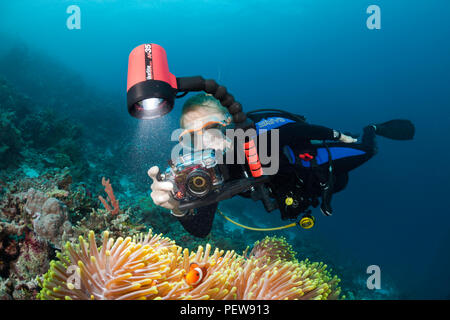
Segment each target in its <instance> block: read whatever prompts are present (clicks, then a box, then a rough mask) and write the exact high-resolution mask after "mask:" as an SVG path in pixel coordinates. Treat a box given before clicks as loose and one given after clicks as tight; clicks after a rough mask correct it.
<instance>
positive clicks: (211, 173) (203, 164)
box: [161, 149, 224, 201]
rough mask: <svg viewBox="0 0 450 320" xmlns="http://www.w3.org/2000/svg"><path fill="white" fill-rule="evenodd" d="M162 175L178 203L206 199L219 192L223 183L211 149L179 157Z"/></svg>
mask: <svg viewBox="0 0 450 320" xmlns="http://www.w3.org/2000/svg"><path fill="white" fill-rule="evenodd" d="M169 164H170V166H169V167H168V168H167V169H166V171H165V172H164V174H163V175H162V177H161V178H162V179H163V180H165V181H171V182H172V183H173V185H174V191H173V197H174V198H175V199H176V200H180V201H192V200H198V199H203V198H206V197H207V196H209V195H211V193H214V192H217V191H219V190H220V188H221V186H222V185H223V183H224V178H223V175H222V174H221V172H220V170H219V168H218V166H217V160H216V156H215V151H214V150H212V149H207V150H202V151H197V152H193V153H188V154H184V155H182V156H180V157H179V158H178V159H177V162H176V163H173V162H172V161H170V162H169Z"/></svg>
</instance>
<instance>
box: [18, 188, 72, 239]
mask: <svg viewBox="0 0 450 320" xmlns="http://www.w3.org/2000/svg"><path fill="white" fill-rule="evenodd" d="M24 208H25V210H26V212H27V213H28V214H29V215H31V217H32V218H33V230H34V232H35V233H36V234H37V235H38V236H39V237H41V238H42V239H45V240H47V241H49V242H50V243H51V244H53V245H54V246H55V247H60V243H61V241H62V240H63V239H67V237H68V236H69V234H70V233H71V230H72V225H71V223H70V222H69V220H68V219H69V216H68V212H67V207H66V205H65V204H64V203H62V202H61V201H59V200H58V199H56V198H48V197H47V196H46V195H45V194H44V193H43V192H41V191H39V190H35V189H33V188H31V189H29V190H28V193H27V202H26V204H25V207H24Z"/></svg>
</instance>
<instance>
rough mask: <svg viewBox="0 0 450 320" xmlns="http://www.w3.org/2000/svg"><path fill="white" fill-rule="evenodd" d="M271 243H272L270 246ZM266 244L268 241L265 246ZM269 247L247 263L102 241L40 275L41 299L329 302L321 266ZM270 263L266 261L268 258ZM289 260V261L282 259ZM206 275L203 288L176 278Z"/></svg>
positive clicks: (150, 244)
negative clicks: (194, 270) (198, 271)
mask: <svg viewBox="0 0 450 320" xmlns="http://www.w3.org/2000/svg"><path fill="white" fill-rule="evenodd" d="M277 241H279V240H277V239H274V240H273V242H277ZM269 242H270V241H269ZM273 248H274V246H266V247H265V250H266V252H267V256H265V255H263V256H259V257H256V256H255V255H253V254H250V256H249V257H248V258H245V257H243V256H240V255H238V254H236V253H235V252H234V251H226V252H224V251H222V250H219V249H215V250H214V252H212V254H211V246H210V245H209V244H208V245H206V247H205V249H204V248H203V247H201V246H200V247H199V248H198V250H197V251H196V252H191V253H189V250H188V249H184V250H183V249H182V248H181V247H179V246H177V245H176V244H175V243H174V242H173V241H171V240H170V239H168V238H163V237H162V236H161V235H156V236H151V232H149V233H148V234H147V235H146V236H145V237H144V236H139V237H135V238H134V239H131V238H130V237H128V238H126V239H123V238H119V239H117V240H116V241H114V240H113V239H110V238H109V233H108V232H105V233H104V235H103V244H102V246H101V248H100V249H99V248H98V247H97V245H96V242H95V235H94V232H90V233H89V242H88V243H87V242H86V241H85V240H84V239H83V238H82V237H80V239H79V245H76V246H73V245H71V244H70V243H67V244H66V247H65V250H64V253H63V254H61V253H58V255H57V257H58V261H52V262H51V264H50V270H49V272H47V274H45V275H44V278H43V282H42V283H41V286H42V287H43V289H42V290H41V292H40V294H39V298H41V299H331V298H338V297H339V294H340V289H339V288H338V287H337V285H338V283H339V279H338V278H337V277H331V275H330V274H329V272H328V271H327V270H326V265H324V264H322V263H310V262H309V261H307V260H306V261H302V262H297V261H296V260H293V261H288V260H285V257H284V256H283V255H282V254H281V255H280V254H279V253H273V252H271V250H273ZM268 257H270V258H268ZM289 257H291V255H289ZM194 262H195V263H196V264H197V265H198V266H199V267H201V268H203V269H204V270H206V272H205V274H204V278H203V281H202V282H201V283H199V284H197V285H195V286H194V285H189V284H188V283H187V282H186V281H185V280H184V275H185V274H186V273H187V272H189V267H190V265H191V264H192V263H194Z"/></svg>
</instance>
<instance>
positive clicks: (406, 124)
mask: <svg viewBox="0 0 450 320" xmlns="http://www.w3.org/2000/svg"><path fill="white" fill-rule="evenodd" d="M375 126H376V127H377V129H376V130H375V133H376V134H377V135H379V136H382V137H385V138H389V139H393V140H412V139H413V138H414V133H415V127H414V124H413V123H412V122H411V121H409V120H403V119H395V120H390V121H387V122H384V123H380V124H375Z"/></svg>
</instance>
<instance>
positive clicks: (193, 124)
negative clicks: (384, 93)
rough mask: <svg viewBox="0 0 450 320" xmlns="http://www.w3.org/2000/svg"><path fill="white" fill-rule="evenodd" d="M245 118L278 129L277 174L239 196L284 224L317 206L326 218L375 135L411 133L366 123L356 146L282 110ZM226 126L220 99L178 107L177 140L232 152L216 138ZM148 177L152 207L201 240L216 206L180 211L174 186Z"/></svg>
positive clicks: (395, 124) (263, 128)
mask: <svg viewBox="0 0 450 320" xmlns="http://www.w3.org/2000/svg"><path fill="white" fill-rule="evenodd" d="M247 117H248V118H250V119H251V120H252V121H253V122H254V123H255V126H256V129H257V131H258V133H259V134H261V135H262V134H267V135H270V134H271V132H272V130H274V129H277V130H278V132H279V150H278V151H279V169H278V171H277V173H276V174H274V175H270V176H268V180H267V181H266V182H265V183H264V184H263V185H259V186H257V187H256V189H258V191H259V192H258V194H259V197H260V198H259V199H258V198H257V199H255V197H254V195H253V194H254V193H253V194H252V193H251V192H250V191H248V190H246V191H245V192H241V193H239V195H240V196H243V197H247V198H252V199H253V200H263V203H264V206H265V208H266V210H267V211H272V210H275V209H279V211H280V213H281V218H282V219H283V220H293V219H296V218H297V217H298V216H299V215H300V214H303V216H304V217H310V218H311V209H310V207H313V208H316V207H318V206H319V204H320V210H321V212H322V213H323V214H324V215H326V216H331V215H332V213H333V209H332V206H331V200H332V196H333V194H335V193H337V192H340V191H342V190H343V189H345V187H346V185H347V184H348V175H349V172H350V171H351V170H353V169H355V168H357V167H359V166H360V165H362V164H363V163H365V162H366V161H368V160H369V159H370V158H372V157H373V156H374V155H375V154H376V153H377V145H376V141H375V139H376V136H377V135H378V136H383V137H386V138H390V139H394V140H410V139H412V138H413V136H414V131H415V129H414V125H413V124H412V123H411V122H410V121H409V120H400V119H396V120H391V121H387V122H384V123H380V124H370V125H367V126H366V127H364V128H363V134H362V137H361V141H360V142H359V141H358V139H357V138H358V137H359V136H358V135H355V134H351V133H348V132H341V131H338V130H335V129H331V128H327V127H324V126H320V125H313V124H309V123H307V122H306V119H305V118H304V117H303V116H300V115H296V114H293V113H290V112H286V111H283V110H277V109H261V110H256V111H251V112H248V113H247ZM230 123H231V116H230V114H229V113H228V110H227V109H226V108H224V107H223V106H222V105H221V104H220V102H219V100H217V99H215V98H214V97H213V96H211V95H209V94H198V95H196V96H193V97H191V98H190V99H188V100H187V101H186V102H185V104H184V106H183V110H182V115H181V119H180V125H181V128H182V129H183V130H184V131H183V132H182V134H181V136H186V135H189V136H191V137H192V138H193V139H194V140H195V139H197V140H200V141H201V144H200V145H201V148H202V149H214V150H215V151H216V152H220V153H229V152H234V151H235V148H233V143H232V141H229V140H227V138H226V136H225V134H223V133H222V134H220V133H221V132H223V129H225V128H228V127H229V125H230ZM210 129H221V130H222V131H220V130H213V131H211V130H210ZM210 131H211V133H210ZM217 132H219V134H218V133H217ZM268 140H270V139H268ZM223 166H225V168H226V170H227V174H226V175H227V178H228V179H233V178H234V177H237V176H239V175H241V174H242V171H241V170H240V166H239V165H236V164H224V165H223ZM262 167H263V169H264V166H262ZM252 170H253V169H252ZM148 175H149V176H150V178H152V179H153V183H152V185H151V190H152V192H151V198H152V199H153V201H154V203H155V204H156V205H159V206H161V207H164V208H166V209H169V210H171V212H172V214H173V215H174V216H176V217H177V218H178V220H179V221H180V223H181V224H182V225H183V227H184V228H185V229H186V231H188V232H189V233H190V234H192V235H193V236H196V237H206V236H207V235H208V234H209V232H210V231H211V229H212V224H213V220H214V216H215V212H216V211H217V206H218V203H217V202H216V203H211V204H208V205H205V206H202V207H198V208H196V209H189V210H182V209H180V208H179V205H180V201H178V200H177V199H176V198H175V197H174V183H173V182H172V181H167V180H162V179H158V176H159V175H160V171H159V168H158V167H157V166H154V167H152V168H150V169H149V171H148ZM252 189H254V188H252ZM319 199H320V200H319Z"/></svg>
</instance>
